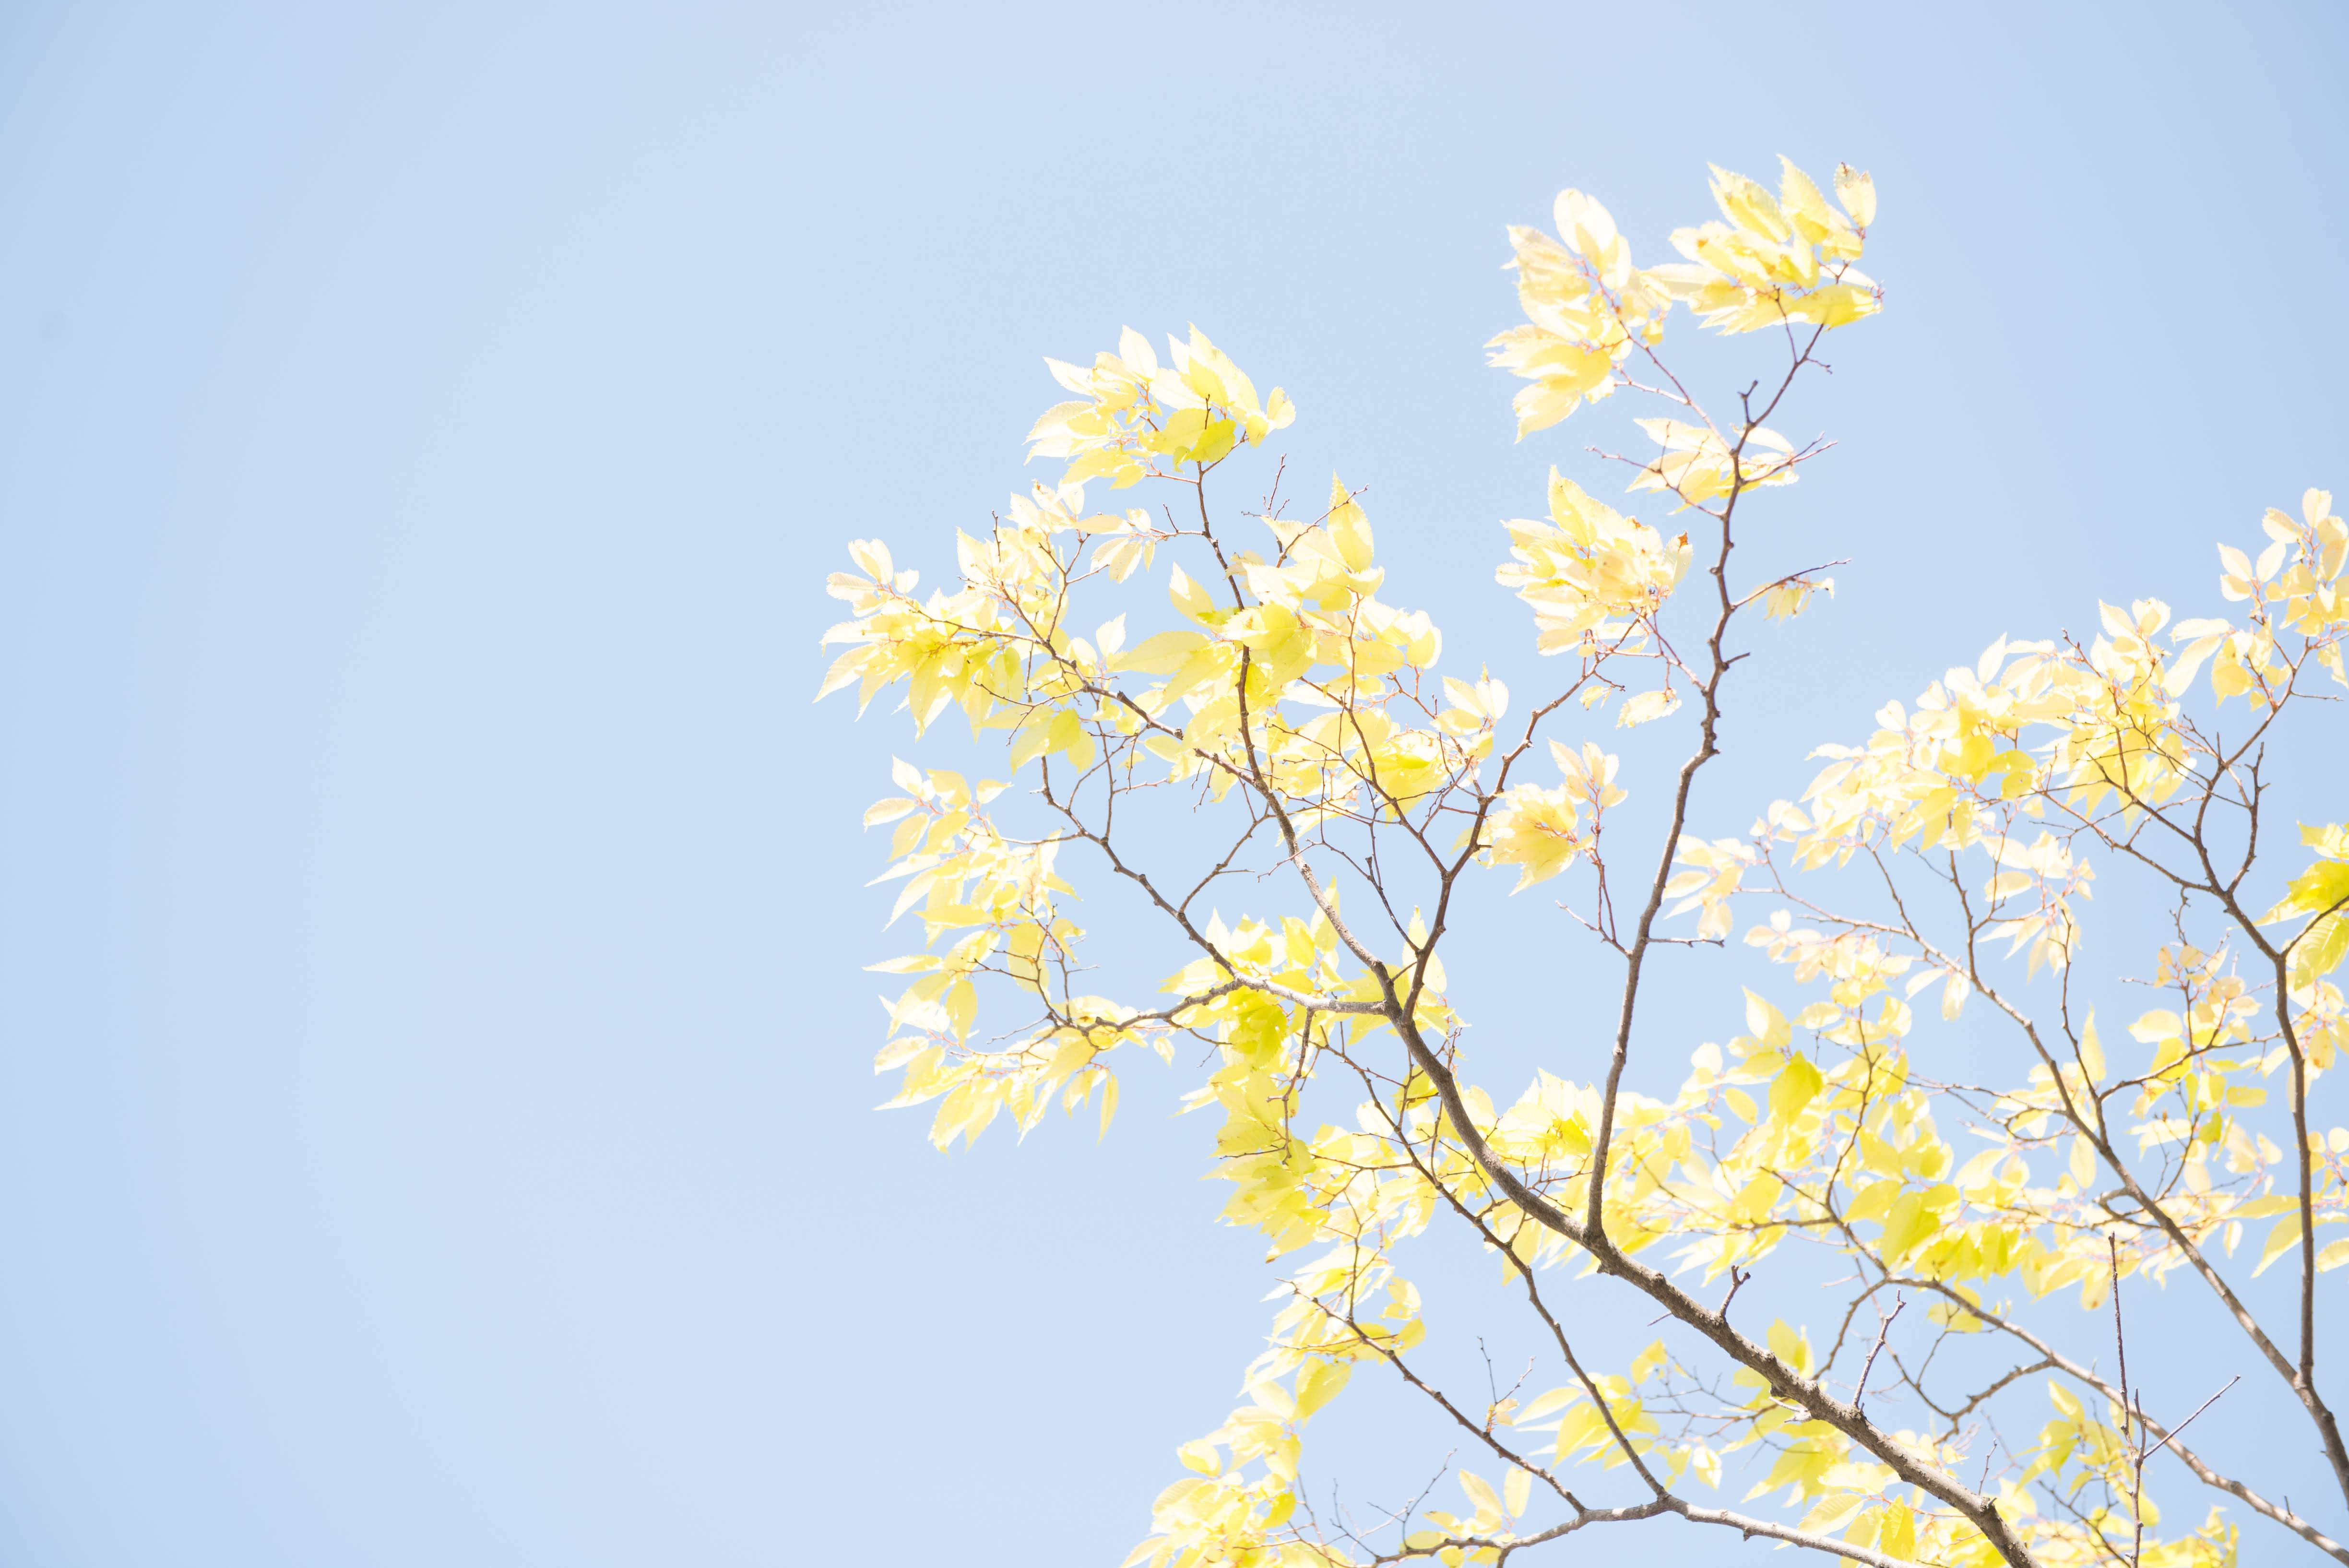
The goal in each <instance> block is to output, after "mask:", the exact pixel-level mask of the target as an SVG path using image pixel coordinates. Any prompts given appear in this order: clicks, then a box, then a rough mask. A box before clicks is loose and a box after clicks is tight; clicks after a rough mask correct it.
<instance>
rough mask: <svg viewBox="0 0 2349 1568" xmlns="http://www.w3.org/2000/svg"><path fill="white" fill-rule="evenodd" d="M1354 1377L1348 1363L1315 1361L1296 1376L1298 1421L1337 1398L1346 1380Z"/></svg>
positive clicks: (1352, 1368)
mask: <svg viewBox="0 0 2349 1568" xmlns="http://www.w3.org/2000/svg"><path fill="white" fill-rule="evenodd" d="M1353 1375H1354V1364H1353V1363H1352V1362H1350V1361H1316V1362H1312V1363H1309V1365H1308V1366H1306V1367H1305V1369H1304V1370H1303V1371H1301V1372H1299V1374H1298V1375H1297V1416H1298V1418H1299V1420H1302V1419H1304V1418H1305V1417H1308V1416H1310V1415H1311V1414H1313V1412H1314V1411H1316V1410H1319V1408H1321V1407H1322V1406H1324V1405H1327V1404H1328V1403H1329V1402H1330V1400H1332V1399H1334V1398H1336V1397H1338V1391H1339V1390H1340V1389H1341V1388H1343V1387H1345V1386H1346V1379H1348V1378H1349V1377H1351V1376H1353Z"/></svg>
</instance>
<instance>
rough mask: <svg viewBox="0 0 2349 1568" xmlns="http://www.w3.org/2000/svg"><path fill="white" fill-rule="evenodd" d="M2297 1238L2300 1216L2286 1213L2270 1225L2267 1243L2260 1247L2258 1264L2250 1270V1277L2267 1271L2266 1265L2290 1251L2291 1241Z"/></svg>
mask: <svg viewBox="0 0 2349 1568" xmlns="http://www.w3.org/2000/svg"><path fill="white" fill-rule="evenodd" d="M2299 1240H2300V1216H2299V1215H2297V1214H2287V1215H2285V1216H2284V1217H2283V1218H2282V1219H2281V1220H2277V1221H2276V1222H2275V1223H2274V1224H2273V1225H2271V1226H2270V1227H2269V1228H2268V1241H2267V1245H2266V1246H2264V1247H2262V1248H2261V1249H2260V1266H2259V1267H2258V1268H2256V1269H2253V1270H2252V1271H2251V1277H2252V1278H2253V1279H2257V1278H2259V1277H2260V1275H2261V1274H2263V1273H2265V1272H2267V1268H2268V1265H2269V1264H2270V1263H2272V1262H2275V1261H2276V1260H2277V1259H2278V1258H2281V1257H2282V1256H2283V1255H2284V1253H2285V1252H2287V1251H2291V1249H2292V1243H2294V1242H2295V1241H2299Z"/></svg>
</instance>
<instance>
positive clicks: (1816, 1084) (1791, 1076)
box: [1770, 1056, 1826, 1122]
mask: <svg viewBox="0 0 2349 1568" xmlns="http://www.w3.org/2000/svg"><path fill="white" fill-rule="evenodd" d="M1825 1083H1826V1078H1825V1077H1824V1076H1823V1075H1821V1074H1820V1072H1819V1070H1818V1068H1816V1066H1813V1065H1812V1064H1811V1059H1810V1058H1809V1057H1807V1056H1796V1057H1795V1058H1794V1059H1793V1060H1791V1061H1789V1062H1788V1063H1787V1064H1785V1066H1784V1067H1783V1068H1781V1069H1779V1072H1778V1076H1777V1078H1776V1080H1775V1082H1773V1083H1772V1084H1771V1085H1770V1115H1771V1116H1772V1117H1773V1118H1775V1120H1778V1121H1782V1122H1784V1121H1792V1120H1794V1119H1795V1116H1796V1115H1797V1114H1798V1113H1799V1112H1800V1111H1801V1110H1802V1108H1803V1107H1804V1106H1807V1105H1809V1104H1810V1103H1811V1101H1812V1099H1813V1097H1814V1096H1816V1095H1817V1094H1818V1092H1819V1088H1820V1085H1823V1084H1825Z"/></svg>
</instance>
